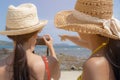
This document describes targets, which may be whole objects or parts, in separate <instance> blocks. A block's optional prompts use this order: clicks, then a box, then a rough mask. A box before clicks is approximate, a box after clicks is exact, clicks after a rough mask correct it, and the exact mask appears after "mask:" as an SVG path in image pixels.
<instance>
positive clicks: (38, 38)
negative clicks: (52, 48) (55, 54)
mask: <svg viewBox="0 0 120 80" xmlns="http://www.w3.org/2000/svg"><path fill="white" fill-rule="evenodd" d="M46 40H48V41H49V40H50V39H49V38H47V37H46ZM36 45H46V43H45V41H44V39H43V37H42V36H38V37H37V42H36Z"/></svg>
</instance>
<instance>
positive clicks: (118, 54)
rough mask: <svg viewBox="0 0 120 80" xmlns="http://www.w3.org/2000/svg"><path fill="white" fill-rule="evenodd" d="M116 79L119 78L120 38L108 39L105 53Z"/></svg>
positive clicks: (119, 79)
mask: <svg viewBox="0 0 120 80" xmlns="http://www.w3.org/2000/svg"><path fill="white" fill-rule="evenodd" d="M105 56H106V58H107V60H108V62H109V63H110V64H111V66H112V70H113V72H114V76H115V78H116V80H120V40H114V39H109V43H108V45H107V47H106V54H105Z"/></svg>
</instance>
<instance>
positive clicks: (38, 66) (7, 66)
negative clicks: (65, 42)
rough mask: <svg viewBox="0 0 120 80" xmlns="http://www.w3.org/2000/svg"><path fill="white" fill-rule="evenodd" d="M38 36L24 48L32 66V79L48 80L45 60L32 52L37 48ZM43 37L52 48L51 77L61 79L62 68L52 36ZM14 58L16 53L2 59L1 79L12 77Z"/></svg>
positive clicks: (50, 58) (49, 59) (0, 66)
mask: <svg viewBox="0 0 120 80" xmlns="http://www.w3.org/2000/svg"><path fill="white" fill-rule="evenodd" d="M45 37H48V38H49V39H50V40H49V41H47V40H46V39H45ZM36 38H37V34H35V35H34V36H33V37H32V38H30V39H29V40H28V41H27V42H26V43H25V44H24V45H23V48H24V49H25V51H26V56H27V61H28V66H29V68H30V79H31V80H47V74H46V72H45V64H44V62H43V59H42V57H41V56H39V55H36V54H33V53H32V51H33V50H34V49H35V43H36ZM43 38H44V41H45V43H46V46H48V48H49V50H50V56H49V57H47V59H48V62H49V68H50V72H51V77H52V78H53V80H59V77H60V70H59V64H58V60H57V57H56V53H55V51H54V48H53V39H52V38H51V36H50V35H44V36H43ZM14 43H15V42H14ZM13 59H14V53H11V54H10V55H9V56H8V57H7V58H5V59H3V60H2V61H0V80H10V79H11V77H12V74H13V72H12V71H13V70H12V67H13V66H12V64H13ZM8 70H9V71H8Z"/></svg>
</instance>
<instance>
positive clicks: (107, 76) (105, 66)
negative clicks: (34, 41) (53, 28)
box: [60, 33, 115, 80]
mask: <svg viewBox="0 0 120 80" xmlns="http://www.w3.org/2000/svg"><path fill="white" fill-rule="evenodd" d="M78 34H79V36H69V35H60V37H61V40H70V41H72V42H73V43H75V44H77V45H79V46H82V47H84V48H87V49H89V50H91V51H94V50H95V49H96V48H98V47H99V46H100V45H101V44H102V43H104V42H107V41H108V39H107V38H105V37H101V36H98V35H92V34H83V33H78ZM82 80H115V77H114V73H113V70H112V68H111V65H110V64H109V62H108V61H107V59H106V58H105V47H103V48H101V49H100V50H99V51H97V52H96V53H95V54H92V55H91V56H90V57H89V58H88V59H87V61H86V62H85V63H84V65H83V74H82Z"/></svg>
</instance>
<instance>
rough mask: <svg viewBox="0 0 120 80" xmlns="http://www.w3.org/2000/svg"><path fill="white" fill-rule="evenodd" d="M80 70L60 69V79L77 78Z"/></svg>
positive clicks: (72, 79) (71, 79)
mask: <svg viewBox="0 0 120 80" xmlns="http://www.w3.org/2000/svg"><path fill="white" fill-rule="evenodd" d="M81 73H82V71H61V77H60V80H77V77H78V76H79V75H80V74H81Z"/></svg>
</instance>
